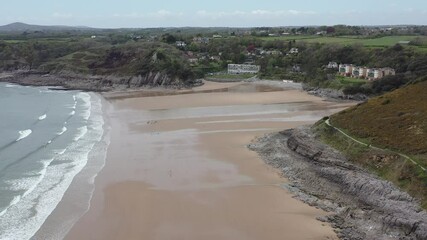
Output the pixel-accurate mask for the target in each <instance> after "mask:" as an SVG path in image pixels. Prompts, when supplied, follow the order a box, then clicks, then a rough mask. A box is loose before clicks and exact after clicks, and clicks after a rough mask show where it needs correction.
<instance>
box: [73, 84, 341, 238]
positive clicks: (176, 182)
mask: <svg viewBox="0 0 427 240" xmlns="http://www.w3.org/2000/svg"><path fill="white" fill-rule="evenodd" d="M225 87H226V88H230V89H232V90H231V92H229V91H219V92H216V91H212V90H214V89H218V88H219V89H220V88H225ZM264 90H265V91H264V92H263V89H259V88H257V87H254V84H248V83H246V84H242V83H237V84H229V83H227V84H218V83H207V84H206V85H204V86H201V87H199V88H197V89H196V90H195V92H194V94H181V95H163V96H146V97H144V96H139V97H131V98H118V99H117V98H116V99H114V98H113V99H110V100H109V101H110V102H111V103H112V106H113V107H112V108H110V109H109V110H110V111H109V113H108V115H109V116H110V117H111V124H112V133H111V134H112V135H111V144H110V147H109V149H108V152H107V160H106V166H105V167H104V168H103V169H102V171H101V172H100V174H99V175H98V177H97V178H96V180H95V186H96V188H95V192H94V195H93V198H92V203H91V208H90V209H89V211H88V212H87V213H86V214H85V215H84V216H83V217H82V218H80V219H79V221H78V222H77V223H76V225H74V227H73V228H72V229H71V231H70V232H69V234H68V235H67V236H66V239H82V238H88V237H89V238H91V239H117V238H122V239H126V238H127V239H129V238H136V237H139V238H141V237H143V236H145V238H148V239H150V238H153V237H154V236H158V237H160V239H170V237H172V235H168V234H173V236H174V237H175V238H176V239H189V238H190V239H191V238H193V237H195V236H197V237H196V239H200V237H202V238H203V239H218V238H222V239H247V237H248V236H246V237H243V235H240V234H247V233H252V234H251V235H252V236H258V237H257V238H263V237H264V238H265V237H266V236H267V235H265V234H268V236H269V237H268V238H269V239H276V238H277V239H281V238H282V237H281V236H282V234H279V232H282V233H284V232H283V231H284V230H287V231H288V236H289V237H290V238H292V239H305V238H307V237H311V238H314V239H324V238H326V237H329V238H331V239H336V238H335V237H334V235H335V234H334V233H333V231H332V230H331V229H330V228H329V227H327V225H325V224H323V223H321V222H319V221H317V220H315V218H316V217H317V216H322V215H323V213H321V212H319V210H316V209H314V208H311V207H309V206H307V205H306V204H304V203H302V202H299V201H297V200H295V199H293V198H292V195H291V194H289V193H288V192H287V191H284V190H283V189H282V188H281V187H280V186H281V185H282V184H283V182H284V181H285V179H283V178H282V177H280V176H279V175H278V173H277V172H276V171H275V170H274V171H273V170H272V169H271V168H270V167H268V166H267V165H266V164H264V163H263V162H262V161H261V159H259V157H258V156H257V154H256V153H254V152H252V151H250V150H249V149H247V148H246V144H247V143H248V142H249V141H250V140H251V139H252V138H253V137H254V136H257V135H259V134H263V133H265V132H272V131H275V130H278V129H282V128H283V126H287V127H289V128H291V127H295V126H298V125H300V124H307V123H311V122H314V121H315V119H317V118H319V117H320V116H323V114H322V112H323V111H328V112H330V111H333V112H335V111H336V109H341V108H343V106H341V105H339V104H337V103H333V104H330V103H327V102H324V101H322V100H321V99H319V98H316V97H313V96H310V95H307V94H306V93H304V92H302V91H300V90H285V91H283V89H279V88H277V89H276V90H275V89H271V87H267V88H266V89H264ZM205 91H209V92H205ZM258 91H261V92H258ZM108 94H110V93H106V94H104V97H106V98H107V99H108V96H105V95H108ZM285 102H288V103H287V104H285ZM292 102H295V103H294V104H292ZM236 104H240V105H242V107H238V108H236V106H239V105H236ZM251 104H257V105H251ZM269 104H272V105H269ZM258 105H259V107H258ZM294 105H295V106H294ZM266 106H270V107H269V108H273V109H276V108H277V109H281V108H283V107H292V109H293V108H295V107H296V106H301V107H302V108H301V110H297V109H295V110H292V111H291V112H289V113H287V112H286V111H283V110H280V112H282V113H280V112H276V111H271V110H268V108H266ZM315 106H317V107H315ZM313 107H315V109H317V108H319V110H318V112H312V111H313V110H311V109H312V108H313ZM227 108H230V109H231V108H233V109H235V110H230V111H232V112H234V113H233V114H232V115H228V114H226V115H223V113H221V112H222V111H224V110H226V109H227ZM203 109H206V110H209V112H212V111H214V112H213V113H211V114H210V115H208V116H206V114H205V113H204V111H205V110H203ZM184 110H185V111H184ZM188 111H190V112H191V114H189V113H190V112H188ZM215 111H220V112H219V113H215ZM227 111H228V110H227ZM236 111H238V112H236ZM239 111H240V112H241V113H239ZM242 111H243V112H242ZM257 111H261V112H260V113H262V114H261V115H259V114H257V113H256V112H257ZM293 111H297V112H295V113H298V114H302V115H301V117H297V118H295V120H292V119H294V117H293V116H294V113H293ZM163 112H164V113H163ZM186 112H188V113H186ZM158 114H161V115H163V114H167V116H169V117H166V118H165V117H160V116H161V115H158ZM169 114H172V115H169ZM176 114H178V115H176ZM180 114H183V116H186V117H185V118H181V117H180ZM200 114H201V115H200ZM236 114H237V115H236ZM241 114H244V115H241ZM247 114H249V115H247ZM253 114H255V115H253ZM313 114H314V115H315V116H312V115H313ZM319 114H320V116H319V117H316V116H317V115H319ZM248 116H250V118H249V119H248ZM252 118H257V119H258V120H256V119H252ZM263 118H265V119H263ZM282 119H283V120H282ZM151 139H152V140H151ZM180 139H188V140H186V141H182V140H180ZM197 139H199V140H197ZM178 143H179V144H178ZM159 144H161V145H159ZM177 144H178V145H177ZM181 144H184V145H182V146H181ZM224 144H225V145H224ZM163 145H164V146H165V147H166V146H169V147H167V148H166V149H168V150H167V151H160V152H157V151H158V150H156V149H158V148H159V147H161V146H163ZM230 146H233V147H232V148H230ZM165 154H166V155H165ZM168 154H172V155H170V156H169V155H168ZM158 156H164V157H161V158H158ZM168 156H169V157H168ZM151 158H153V160H150V159H151ZM119 159H120V160H121V161H118V160H119ZM155 159H157V160H156V161H154V160H155ZM172 159H176V161H178V162H180V161H183V162H182V163H181V164H178V165H177V163H175V162H174V161H172V162H171V160H172ZM199 159H200V160H202V161H201V162H199V161H200V160H199ZM142 160H144V161H142ZM152 161H154V162H152ZM162 162H164V164H166V165H159V166H158V167H156V166H157V165H158V164H162ZM153 164H154V165H153ZM183 167H184V168H183ZM169 168H171V169H170V170H168V169H169ZM147 194H148V195H147ZM188 194H189V195H188ZM212 194H213V195H212ZM224 194H225V195H224ZM189 196H192V197H191V198H189ZM221 196H224V197H226V196H228V197H227V198H231V199H233V200H231V199H230V200H229V201H228V203H227V202H225V203H222V201H224V200H223V199H222V198H223V197H221ZM260 196H263V197H261V198H260ZM268 196H270V197H268ZM243 199H245V200H244V201H243ZM195 200H197V201H196V202H194V201H195ZM171 201H172V202H171ZM212 201H213V202H212ZM217 201H218V204H219V203H221V204H219V205H218V204H217V203H215V202H217ZM242 201H243V202H245V201H246V202H247V204H244V205H242ZM271 201H272V202H271ZM174 202H175V203H174ZM267 202H269V203H267ZM202 203H203V204H202ZM262 203H264V204H262ZM188 204H190V205H188ZM206 204H208V205H207V206H210V207H209V208H206V207H207V206H206ZM211 204H214V205H211ZM224 204H225V205H224ZM230 204H231V205H230ZM248 204H249V205H248ZM260 204H261V205H260ZM175 205H176V206H177V208H171V207H173V206H175ZM228 205H229V207H227V210H225V209H223V208H224V207H226V206H228ZM168 206H170V207H168ZM179 206H180V207H179ZM242 207H244V208H242ZM211 208H212V209H216V210H215V211H213V212H212V211H211V210H210V209H211ZM294 208H295V209H294ZM254 209H258V210H257V211H256V212H257V213H256V214H257V215H258V218H259V219H265V221H267V222H268V224H265V223H264V224H261V225H259V226H257V225H253V224H255V223H257V222H258V221H257V220H254V219H252V218H251V217H250V214H251V213H252V210H254ZM298 209H299V210H298ZM277 211H279V212H280V211H284V212H294V211H296V212H295V213H292V214H290V215H289V214H285V215H281V214H279V215H277V214H272V213H274V212H277ZM227 212H230V213H234V214H235V215H234V214H233V215H227V214H226V213H227ZM200 214H202V215H200ZM204 214H207V215H206V216H209V218H205V217H202V216H204ZM224 214H225V215H224ZM248 214H249V215H248ZM313 214H314V215H313ZM177 216H179V219H180V220H179V221H178V219H175V218H176V217H177ZM232 216H235V217H232ZM230 217H231V218H230ZM234 218H236V220H237V219H239V220H238V221H237V222H235V220H233V219H234ZM276 218H281V219H282V220H280V221H275V220H274V219H276ZM173 219H175V220H173ZM203 219H206V220H203ZM209 219H211V220H209ZM267 219H268V220H267ZM291 219H293V220H291ZM211 221H213V222H211ZM289 221H292V222H293V223H292V224H290V225H289V226H286V223H289ZM239 222H240V223H239ZM180 223H188V224H195V225H194V227H192V228H191V230H190V229H187V227H185V226H184V225H180ZM141 224H142V225H141ZM153 224H154V225H153ZM165 224H166V225H165ZM168 224H172V225H168ZM224 224H225V225H224ZM242 224H243V225H242ZM258 224H259V223H258ZM294 224H297V225H294ZM304 225H307V226H308V225H310V226H311V227H309V228H306V229H301V226H304ZM172 226H175V227H172ZM208 226H210V227H209V228H206V227H208ZM226 226H227V227H226ZM247 226H251V227H249V228H248V227H247ZM157 227H161V228H162V227H166V228H167V229H163V230H161V231H160V232H157V233H156V229H157ZM176 227H178V228H176ZM230 227H231V228H230ZM263 227H265V228H270V227H272V229H271V231H270V232H268V233H267V232H266V231H263V230H262V228H263ZM221 229H222V230H221ZM232 229H233V230H232ZM243 229H245V230H243ZM273 229H274V230H273ZM112 231H114V233H113V232H112ZM236 231H237V232H236ZM237 233H239V234H238V235H235V234H237ZM157 234H160V235H157ZM162 234H163V235H162ZM206 234H208V235H206ZM218 234H219V235H218ZM221 234H222V235H221ZM224 234H225V235H224ZM289 234H290V235H289ZM161 236H163V237H161ZM167 236H169V237H167ZM183 236H187V237H183ZM189 236H193V237H189ZM231 236H234V237H231ZM292 236H293V237H292ZM230 237H231V238H230Z"/></svg>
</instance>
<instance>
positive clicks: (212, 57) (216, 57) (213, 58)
mask: <svg viewBox="0 0 427 240" xmlns="http://www.w3.org/2000/svg"><path fill="white" fill-rule="evenodd" d="M209 59H210V60H211V61H217V62H219V61H221V57H220V56H211V57H210V58H209Z"/></svg>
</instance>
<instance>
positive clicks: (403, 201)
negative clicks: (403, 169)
mask: <svg viewBox="0 0 427 240" xmlns="http://www.w3.org/2000/svg"><path fill="white" fill-rule="evenodd" d="M249 148H250V149H252V150H254V151H257V152H258V153H259V154H260V155H261V156H262V158H263V159H264V161H266V162H267V163H268V164H271V165H273V166H274V167H276V168H279V169H281V170H282V171H283V174H284V176H286V177H287V178H289V179H290V180H291V182H292V183H291V184H289V185H287V186H286V187H287V189H289V190H290V191H292V192H293V193H295V194H296V197H297V198H299V199H300V200H302V201H304V202H307V203H308V204H310V205H313V206H317V207H320V208H322V209H324V210H327V211H330V212H333V215H331V216H329V217H327V218H325V219H320V220H323V221H328V222H330V223H331V224H332V226H333V227H335V228H336V229H337V233H338V236H339V237H340V238H342V239H427V213H426V212H425V211H423V210H422V209H421V208H420V207H419V204H418V202H417V201H416V200H415V199H413V198H412V197H411V196H409V195H408V194H407V193H405V192H402V191H401V190H399V189H398V188H397V187H395V186H394V185H393V184H391V183H390V182H387V181H384V180H381V179H379V178H378V177H376V176H374V175H372V174H370V173H368V172H367V171H366V170H364V169H361V168H359V167H357V166H355V165H353V164H352V163H350V162H348V161H347V159H346V158H345V157H344V156H343V155H341V154H340V153H339V152H337V151H336V150H334V149H332V148H330V147H329V146H327V145H324V144H322V143H321V142H319V141H318V140H316V136H315V135H314V134H313V133H312V132H311V130H310V128H308V127H302V128H298V129H293V130H287V131H284V132H280V133H275V134H269V135H266V136H264V137H261V138H259V139H257V140H256V141H255V142H253V143H251V144H250V145H249Z"/></svg>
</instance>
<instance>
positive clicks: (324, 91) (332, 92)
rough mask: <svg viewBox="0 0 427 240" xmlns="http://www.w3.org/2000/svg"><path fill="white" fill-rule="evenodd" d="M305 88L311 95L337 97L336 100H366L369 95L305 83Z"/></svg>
mask: <svg viewBox="0 0 427 240" xmlns="http://www.w3.org/2000/svg"><path fill="white" fill-rule="evenodd" d="M303 89H304V90H305V91H307V92H308V93H309V94H311V95H315V96H319V97H322V98H328V99H332V100H334V99H336V100H356V101H365V100H367V99H368V98H369V97H368V96H366V95H365V94H361V93H358V94H345V93H344V92H343V91H342V90H336V89H330V88H318V87H310V86H308V85H303Z"/></svg>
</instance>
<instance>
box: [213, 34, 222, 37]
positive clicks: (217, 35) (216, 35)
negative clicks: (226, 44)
mask: <svg viewBox="0 0 427 240" xmlns="http://www.w3.org/2000/svg"><path fill="white" fill-rule="evenodd" d="M212 38H222V36H221V35H219V34H214V35H213V36H212Z"/></svg>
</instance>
